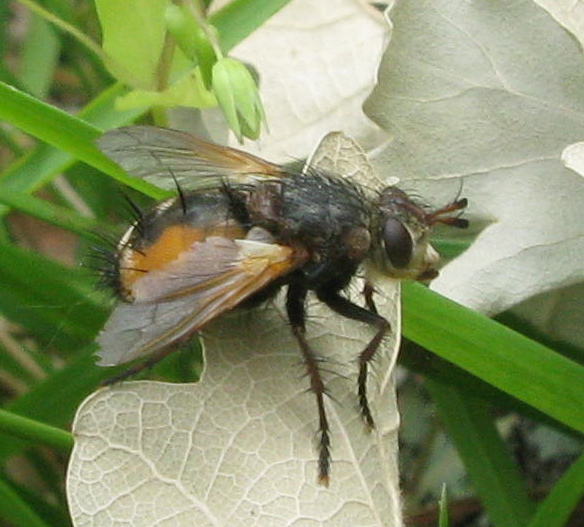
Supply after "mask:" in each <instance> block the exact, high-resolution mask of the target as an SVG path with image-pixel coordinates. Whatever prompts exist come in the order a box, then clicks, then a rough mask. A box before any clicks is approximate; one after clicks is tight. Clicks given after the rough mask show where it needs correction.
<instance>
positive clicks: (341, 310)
mask: <svg viewBox="0 0 584 527" xmlns="http://www.w3.org/2000/svg"><path fill="white" fill-rule="evenodd" d="M316 294H317V296H318V298H319V300H321V301H322V302H324V303H325V304H326V305H327V306H328V307H330V308H331V309H332V310H333V311H335V312H336V313H338V314H339V315H342V316H344V317H347V318H350V319H353V320H358V321H359V322H365V323H366V324H369V325H370V326H373V327H374V328H376V329H377V332H376V333H375V335H374V336H373V338H372V339H371V341H370V342H369V344H367V346H365V349H364V350H363V351H362V352H361V353H360V354H359V377H358V379H357V395H358V397H359V407H360V408H361V415H362V416H363V419H364V421H365V423H367V426H369V427H371V428H373V427H374V426H375V423H374V421H373V416H372V415H371V409H370V408H369V401H368V400H367V372H368V369H369V362H370V361H371V359H372V358H373V357H374V356H375V353H376V352H377V350H378V348H379V345H380V344H381V341H382V340H383V336H384V335H385V333H386V332H387V331H389V322H388V321H387V320H385V318H383V317H382V316H381V315H378V314H377V313H375V312H373V311H369V310H368V309H365V308H363V307H361V306H358V305H357V304H354V303H353V302H351V301H350V300H348V299H346V298H344V297H343V296H341V295H340V294H339V293H338V292H336V291H330V290H318V291H317V292H316Z"/></svg>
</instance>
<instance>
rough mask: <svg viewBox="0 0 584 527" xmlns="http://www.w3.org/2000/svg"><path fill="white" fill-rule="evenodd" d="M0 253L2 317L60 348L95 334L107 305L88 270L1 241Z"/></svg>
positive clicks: (74, 344) (46, 342)
mask: <svg viewBox="0 0 584 527" xmlns="http://www.w3.org/2000/svg"><path fill="white" fill-rule="evenodd" d="M0 254H2V258H0V276H1V277H2V280H0V298H1V299H2V302H0V312H1V313H2V314H3V315H4V316H5V317H6V318H8V319H9V320H12V321H13V322H15V323H17V324H19V325H20V326H22V327H23V328H25V329H26V330H27V331H29V332H30V333H31V334H32V335H34V336H36V337H37V338H38V339H39V342H41V343H44V344H47V345H48V344H51V345H52V346H55V347H57V348H61V349H64V350H74V349H75V348H77V347H79V346H81V345H84V344H86V343H87V342H89V341H91V340H92V339H93V338H94V337H95V335H96V333H97V330H98V328H99V327H101V325H102V324H103V322H104V320H105V317H106V312H107V309H106V307H105V306H104V305H103V303H102V302H103V299H100V298H99V297H98V295H97V294H96V291H95V284H94V282H95V280H93V281H92V278H91V275H90V274H89V273H88V272H87V271H85V272H83V271H82V270H80V269H71V268H68V267H66V266H64V265H61V264H59V263H57V262H55V261H52V260H49V259H47V258H44V257H42V256H40V255H39V254H36V253H34V252H31V251H27V250H24V249H21V248H19V247H16V246H13V245H11V244H7V243H0ZM31 277H34V280H31Z"/></svg>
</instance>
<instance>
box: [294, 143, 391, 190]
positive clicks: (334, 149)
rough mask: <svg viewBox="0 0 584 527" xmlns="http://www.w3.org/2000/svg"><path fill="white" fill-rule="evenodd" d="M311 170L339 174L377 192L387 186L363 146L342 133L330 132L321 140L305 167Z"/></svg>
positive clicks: (305, 169)
mask: <svg viewBox="0 0 584 527" xmlns="http://www.w3.org/2000/svg"><path fill="white" fill-rule="evenodd" d="M310 169H316V170H321V171H324V172H328V173H330V174H338V175H340V176H342V177H343V178H345V179H348V180H350V181H352V182H354V183H356V184H357V185H360V186H362V187H364V188H366V189H371V190H373V191H376V192H378V191H380V190H382V189H383V188H384V187H386V186H387V183H384V182H383V181H382V180H381V178H380V177H379V176H378V175H377V172H376V171H375V169H374V168H373V165H372V164H371V161H369V158H368V157H367V154H366V153H365V152H364V150H363V149H362V148H361V146H360V145H359V144H358V143H357V142H356V141H355V140H354V139H352V138H351V137H349V136H347V135H345V134H344V133H342V132H330V133H328V134H327V135H325V136H324V137H323V138H322V139H321V141H320V143H319V144H318V146H317V147H316V149H315V150H314V152H313V153H312V155H311V156H310V158H309V159H308V161H307V162H306V165H305V167H304V171H307V170H310Z"/></svg>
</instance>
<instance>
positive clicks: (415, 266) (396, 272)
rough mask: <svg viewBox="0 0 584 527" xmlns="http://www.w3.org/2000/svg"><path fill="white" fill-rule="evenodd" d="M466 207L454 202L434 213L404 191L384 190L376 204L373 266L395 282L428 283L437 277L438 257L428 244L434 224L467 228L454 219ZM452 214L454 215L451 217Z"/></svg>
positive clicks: (457, 201) (457, 219)
mask: <svg viewBox="0 0 584 527" xmlns="http://www.w3.org/2000/svg"><path fill="white" fill-rule="evenodd" d="M466 205H467V200H466V199H459V200H456V201H454V202H452V203H450V204H449V205H447V206H445V207H442V208H440V209H436V210H428V209H427V208H425V207H423V206H421V205H419V204H418V203H416V202H415V201H414V200H412V199H411V198H410V197H409V196H408V195H407V194H406V193H405V192H404V191H403V190H400V189H398V188H396V187H387V188H386V189H384V190H383V191H382V192H381V195H380V199H379V203H378V220H377V222H376V224H377V225H376V231H377V232H376V234H377V240H378V243H377V244H376V250H375V253H374V256H373V259H374V263H375V264H376V267H377V268H378V269H379V270H381V271H382V272H383V273H384V274H387V275H389V276H391V277H393V278H398V279H413V280H422V281H424V280H431V279H433V278H436V276H438V271H437V265H438V263H439V261H440V255H439V254H438V252H437V251H436V250H435V249H434V247H432V245H431V243H430V232H431V230H432V227H433V226H434V225H436V224H437V223H443V224H446V225H450V226H453V227H457V228H466V227H467V226H468V221H467V220H465V219H462V218H459V217H458V216H456V213H457V212H459V211H461V210H462V209H464V208H465V207H466ZM453 214H454V215H453Z"/></svg>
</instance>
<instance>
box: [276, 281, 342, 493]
mask: <svg viewBox="0 0 584 527" xmlns="http://www.w3.org/2000/svg"><path fill="white" fill-rule="evenodd" d="M306 292H307V291H306V289H305V288H304V287H303V286H299V285H295V284H291V285H290V286H289V287H288V295H287V298H286V310H287V312H288V319H289V320H290V325H291V327H292V333H293V334H294V336H295V337H296V340H297V341H298V344H299V346H300V351H301V352H302V358H303V359H304V364H305V365H306V370H307V373H308V378H309V380H310V389H311V391H312V392H314V395H315V396H316V406H317V408H318V433H319V436H320V437H319V456H318V483H320V484H321V485H324V486H326V487H328V484H329V473H330V465H331V455H330V446H331V440H330V428H329V424H328V419H327V417H326V410H325V407H324V395H325V393H326V388H325V386H324V382H323V380H322V376H321V374H320V370H319V368H318V359H317V357H316V356H315V355H314V352H313V351H312V349H311V348H310V346H309V345H308V342H307V341H306V326H305V318H306V308H305V299H306Z"/></svg>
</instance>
